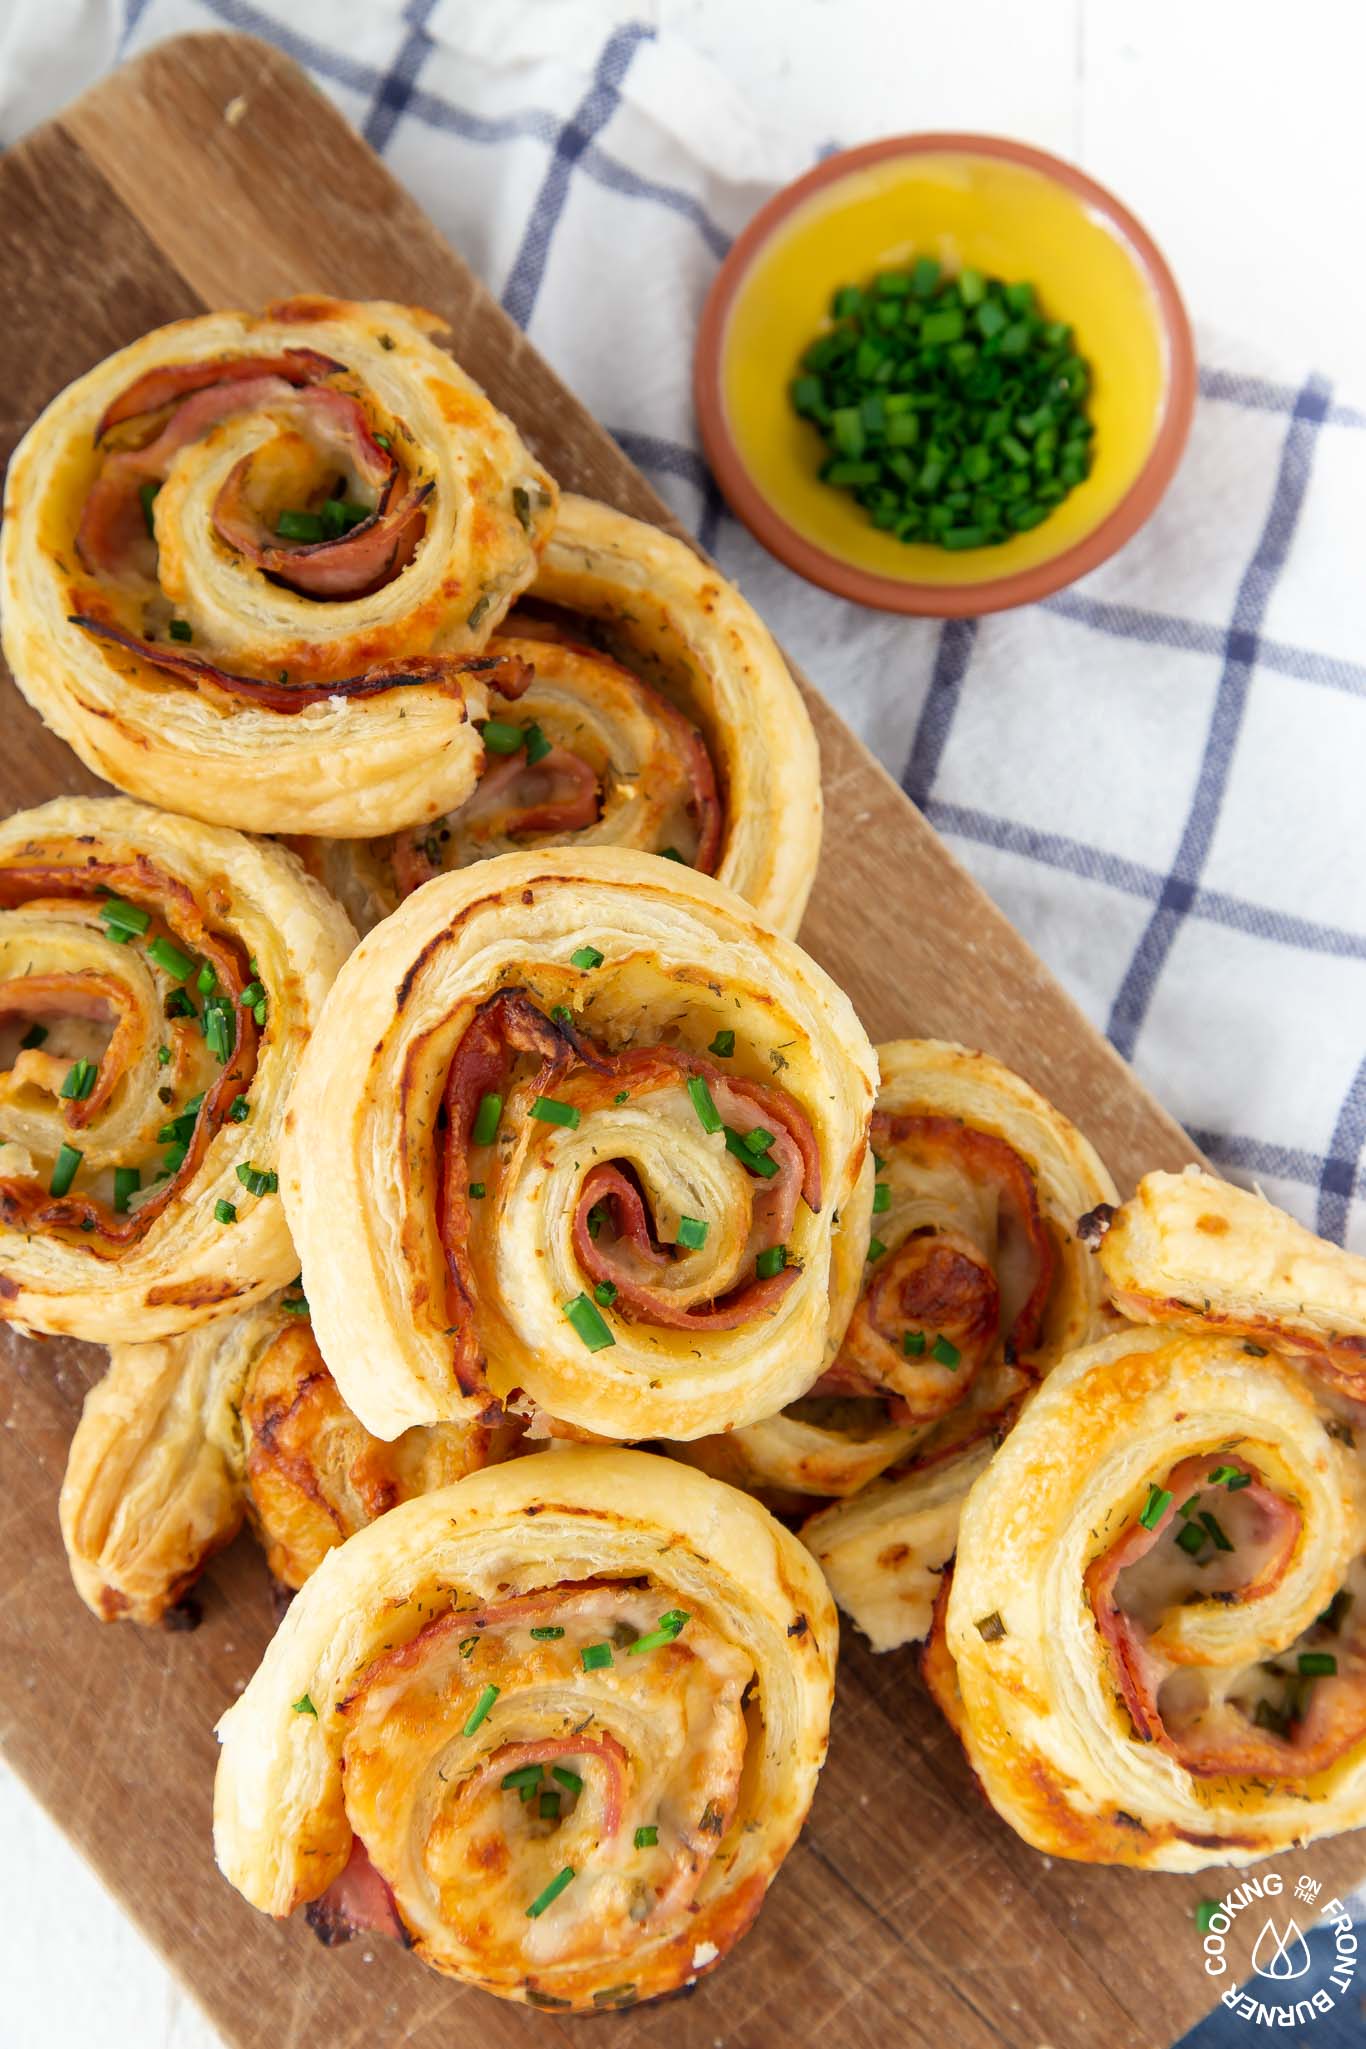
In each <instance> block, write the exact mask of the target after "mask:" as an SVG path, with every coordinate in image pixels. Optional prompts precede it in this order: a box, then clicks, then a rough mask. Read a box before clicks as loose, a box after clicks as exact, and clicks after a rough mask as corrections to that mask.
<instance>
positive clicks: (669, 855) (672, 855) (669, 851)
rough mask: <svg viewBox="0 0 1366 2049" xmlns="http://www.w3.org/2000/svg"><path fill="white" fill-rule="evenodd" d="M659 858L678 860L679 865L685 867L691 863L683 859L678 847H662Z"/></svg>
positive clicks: (662, 859)
mask: <svg viewBox="0 0 1366 2049" xmlns="http://www.w3.org/2000/svg"><path fill="white" fill-rule="evenodd" d="M659 858H660V860H661V861H677V862H678V863H679V865H680V866H681V867H684V868H686V867H688V866H689V865H690V864H689V863H688V862H687V861H685V860H684V859H683V856H682V855H681V854H680V853H679V851H678V848H677V847H661V848H660V850H659Z"/></svg>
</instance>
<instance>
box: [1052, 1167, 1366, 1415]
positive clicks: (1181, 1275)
mask: <svg viewBox="0 0 1366 2049" xmlns="http://www.w3.org/2000/svg"><path fill="white" fill-rule="evenodd" d="M1087 1224H1088V1234H1089V1235H1090V1236H1091V1237H1092V1238H1093V1239H1094V1241H1095V1242H1096V1243H1097V1244H1098V1245H1099V1247H1100V1265H1101V1267H1102V1269H1103V1270H1104V1274H1105V1279H1106V1282H1107V1284H1108V1286H1109V1289H1110V1293H1111V1296H1112V1298H1113V1299H1114V1301H1115V1303H1116V1305H1117V1307H1118V1308H1120V1309H1121V1310H1122V1311H1123V1313H1124V1314H1125V1315H1126V1316H1129V1317H1132V1318H1133V1319H1134V1320H1135V1321H1136V1322H1142V1323H1175V1324H1180V1325H1182V1326H1183V1327H1184V1328H1186V1329H1188V1330H1224V1331H1228V1332H1230V1333H1232V1334H1234V1335H1237V1336H1240V1337H1245V1338H1250V1339H1253V1340H1256V1339H1260V1340H1261V1342H1262V1343H1264V1344H1268V1345H1274V1347H1275V1348H1276V1350H1277V1351H1279V1352H1285V1353H1288V1354H1290V1355H1292V1356H1296V1357H1300V1358H1302V1359H1304V1360H1305V1361H1306V1362H1307V1363H1308V1364H1309V1365H1311V1366H1312V1367H1313V1369H1314V1371H1315V1373H1316V1374H1317V1375H1318V1376H1319V1377H1320V1378H1321V1379H1322V1380H1323V1381H1325V1382H1326V1383H1327V1384H1328V1385H1330V1386H1332V1387H1335V1388H1336V1389H1337V1390H1338V1392H1339V1393H1340V1394H1342V1395H1344V1396H1345V1397H1347V1399H1349V1400H1351V1401H1357V1402H1366V1259H1362V1258H1360V1257H1358V1256H1356V1255H1354V1254H1352V1253H1349V1252H1343V1251H1341V1250H1340V1249H1339V1247H1337V1246H1336V1245H1330V1244H1326V1243H1325V1242H1324V1240H1323V1239H1322V1238H1316V1237H1315V1236H1314V1234H1313V1232H1312V1231H1307V1230H1306V1229H1305V1228H1304V1226H1303V1224H1298V1223H1296V1222H1295V1220H1294V1218H1293V1217H1288V1216H1287V1215H1286V1214H1285V1212H1284V1210H1279V1209H1276V1208H1275V1207H1274V1206H1273V1205H1272V1204H1271V1203H1269V1202H1267V1201H1266V1200H1265V1198H1264V1197H1262V1196H1260V1195H1252V1194H1249V1193H1248V1191H1247V1190H1246V1189H1243V1188H1234V1187H1232V1186H1230V1184H1229V1183H1228V1182H1227V1181H1219V1180H1216V1178H1215V1177H1214V1176H1213V1175H1212V1174H1205V1173H1202V1172H1201V1171H1200V1169H1199V1168H1198V1167H1188V1168H1186V1170H1185V1172H1184V1173H1181V1174H1148V1175H1146V1176H1145V1177H1144V1179H1143V1180H1142V1181H1141V1182H1140V1183H1139V1187H1138V1192H1137V1193H1136V1194H1135V1195H1134V1196H1133V1198H1132V1199H1131V1200H1130V1201H1129V1202H1126V1203H1125V1204H1124V1206H1123V1207H1122V1208H1121V1209H1120V1210H1119V1211H1118V1212H1117V1213H1116V1214H1115V1215H1114V1216H1113V1218H1112V1217H1111V1216H1110V1214H1109V1213H1108V1212H1105V1211H1102V1212H1100V1213H1099V1214H1098V1215H1097V1216H1095V1217H1094V1218H1090V1219H1088V1220H1087Z"/></svg>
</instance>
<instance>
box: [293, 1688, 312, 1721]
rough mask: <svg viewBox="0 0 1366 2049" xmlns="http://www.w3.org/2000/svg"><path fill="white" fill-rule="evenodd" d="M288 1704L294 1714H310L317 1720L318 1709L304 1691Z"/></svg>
mask: <svg viewBox="0 0 1366 2049" xmlns="http://www.w3.org/2000/svg"><path fill="white" fill-rule="evenodd" d="M290 1706H291V1708H292V1709H293V1710H294V1713H295V1714H296V1715H312V1717H313V1719H314V1721H315V1722H316V1721H317V1719H318V1710H317V1709H316V1708H315V1707H314V1705H313V1702H312V1701H311V1700H310V1699H309V1697H308V1695H307V1694H306V1693H301V1694H300V1695H299V1698H298V1699H297V1700H294V1701H291V1702H290Z"/></svg>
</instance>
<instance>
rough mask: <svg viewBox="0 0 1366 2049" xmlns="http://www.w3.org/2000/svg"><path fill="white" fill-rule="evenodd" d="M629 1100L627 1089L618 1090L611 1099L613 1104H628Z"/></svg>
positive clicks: (629, 1095) (629, 1094)
mask: <svg viewBox="0 0 1366 2049" xmlns="http://www.w3.org/2000/svg"><path fill="white" fill-rule="evenodd" d="M630 1100H631V1091H630V1090H629V1089H618V1090H617V1093H616V1094H615V1095H614V1096H613V1098H612V1101H613V1102H614V1103H629V1101H630Z"/></svg>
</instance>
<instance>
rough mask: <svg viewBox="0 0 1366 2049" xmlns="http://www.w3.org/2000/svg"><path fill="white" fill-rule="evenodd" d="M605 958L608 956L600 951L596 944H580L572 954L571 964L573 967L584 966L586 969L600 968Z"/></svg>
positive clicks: (570, 957)
mask: <svg viewBox="0 0 1366 2049" xmlns="http://www.w3.org/2000/svg"><path fill="white" fill-rule="evenodd" d="M605 958H606V956H605V955H604V954H601V953H599V952H598V949H597V948H596V946H579V947H576V948H575V949H574V951H573V953H571V954H570V956H569V965H570V966H571V967H573V968H584V969H585V970H586V969H588V968H600V967H601V966H602V963H603V961H604V959H605Z"/></svg>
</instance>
